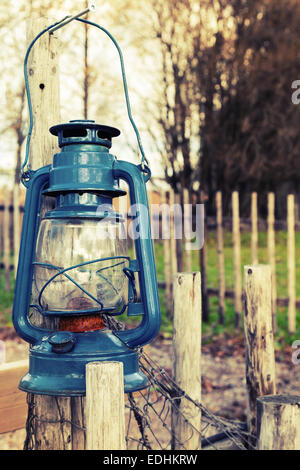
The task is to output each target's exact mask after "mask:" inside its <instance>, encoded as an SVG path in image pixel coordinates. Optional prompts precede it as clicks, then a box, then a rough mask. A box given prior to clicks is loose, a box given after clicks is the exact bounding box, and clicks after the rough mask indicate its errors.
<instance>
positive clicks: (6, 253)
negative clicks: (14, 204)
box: [3, 188, 10, 292]
mask: <svg viewBox="0 0 300 470" xmlns="http://www.w3.org/2000/svg"><path fill="white" fill-rule="evenodd" d="M4 194H5V201H4V217H3V237H4V253H3V262H4V288H5V290H6V292H9V290H10V236H9V221H10V220H9V219H10V217H9V204H10V192H9V191H8V189H7V188H5V190H4Z"/></svg>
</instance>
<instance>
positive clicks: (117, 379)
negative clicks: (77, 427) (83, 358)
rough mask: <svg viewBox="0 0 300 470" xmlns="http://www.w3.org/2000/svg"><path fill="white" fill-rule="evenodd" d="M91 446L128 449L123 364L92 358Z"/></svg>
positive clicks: (89, 366) (88, 419)
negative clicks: (96, 360) (97, 360)
mask: <svg viewBox="0 0 300 470" xmlns="http://www.w3.org/2000/svg"><path fill="white" fill-rule="evenodd" d="M86 440H87V450H125V449H126V441H125V399H124V383H123V364H122V363H121V362H90V363H89V364H87V366H86Z"/></svg>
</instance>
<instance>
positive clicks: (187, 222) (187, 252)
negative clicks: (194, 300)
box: [183, 188, 192, 273]
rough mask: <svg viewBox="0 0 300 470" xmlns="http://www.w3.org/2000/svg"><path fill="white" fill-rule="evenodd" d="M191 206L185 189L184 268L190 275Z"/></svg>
mask: <svg viewBox="0 0 300 470" xmlns="http://www.w3.org/2000/svg"><path fill="white" fill-rule="evenodd" d="M189 204H190V197H189V191H188V189H186V188H184V190H183V207H184V210H183V218H184V235H185V237H184V238H185V243H184V268H185V271H186V272H188V273H190V272H192V252H191V250H190V249H189V248H188V246H189V244H190V242H191V232H192V220H191V217H192V212H191V211H190V208H189Z"/></svg>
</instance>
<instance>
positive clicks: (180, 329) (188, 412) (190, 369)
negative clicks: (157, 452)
mask: <svg viewBox="0 0 300 470" xmlns="http://www.w3.org/2000/svg"><path fill="white" fill-rule="evenodd" d="M173 295H174V333H173V350H174V369H173V375H174V380H175V381H176V383H177V384H178V385H179V386H180V387H181V388H182V390H184V391H185V392H186V393H187V395H189V396H190V397H191V398H192V399H193V400H195V401H197V402H199V403H200V402H201V319H202V314H201V275H200V273H179V274H177V275H176V276H175V279H174V284H173ZM185 417H186V418H187V419H188V420H189V423H191V424H189V423H187V422H186V420H185ZM194 428H195V429H194ZM172 434H173V438H172V448H173V449H177V450H180V449H181V450H182V449H188V450H196V449H200V448H201V411H200V409H199V408H198V407H196V406H195V405H194V404H193V403H191V402H190V401H189V400H187V399H184V398H183V399H180V397H179V398H178V400H177V399H176V400H175V401H174V406H173V409H172Z"/></svg>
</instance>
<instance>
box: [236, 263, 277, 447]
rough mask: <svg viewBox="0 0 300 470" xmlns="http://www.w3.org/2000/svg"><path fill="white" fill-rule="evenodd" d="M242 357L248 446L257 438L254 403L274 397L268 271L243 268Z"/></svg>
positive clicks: (249, 267) (262, 268)
mask: <svg viewBox="0 0 300 470" xmlns="http://www.w3.org/2000/svg"><path fill="white" fill-rule="evenodd" d="M244 269H245V316H244V335H245V357H246V383H247V398H248V413H247V418H248V430H249V432H250V434H251V436H253V437H250V442H251V444H253V445H254V444H255V437H254V436H256V434H257V423H256V399H257V398H258V397H260V396H263V395H273V394H275V393H276V380H275V352H274V338H273V330H272V288H271V268H270V266H268V265H259V264H256V265H253V266H245V268H244Z"/></svg>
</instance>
